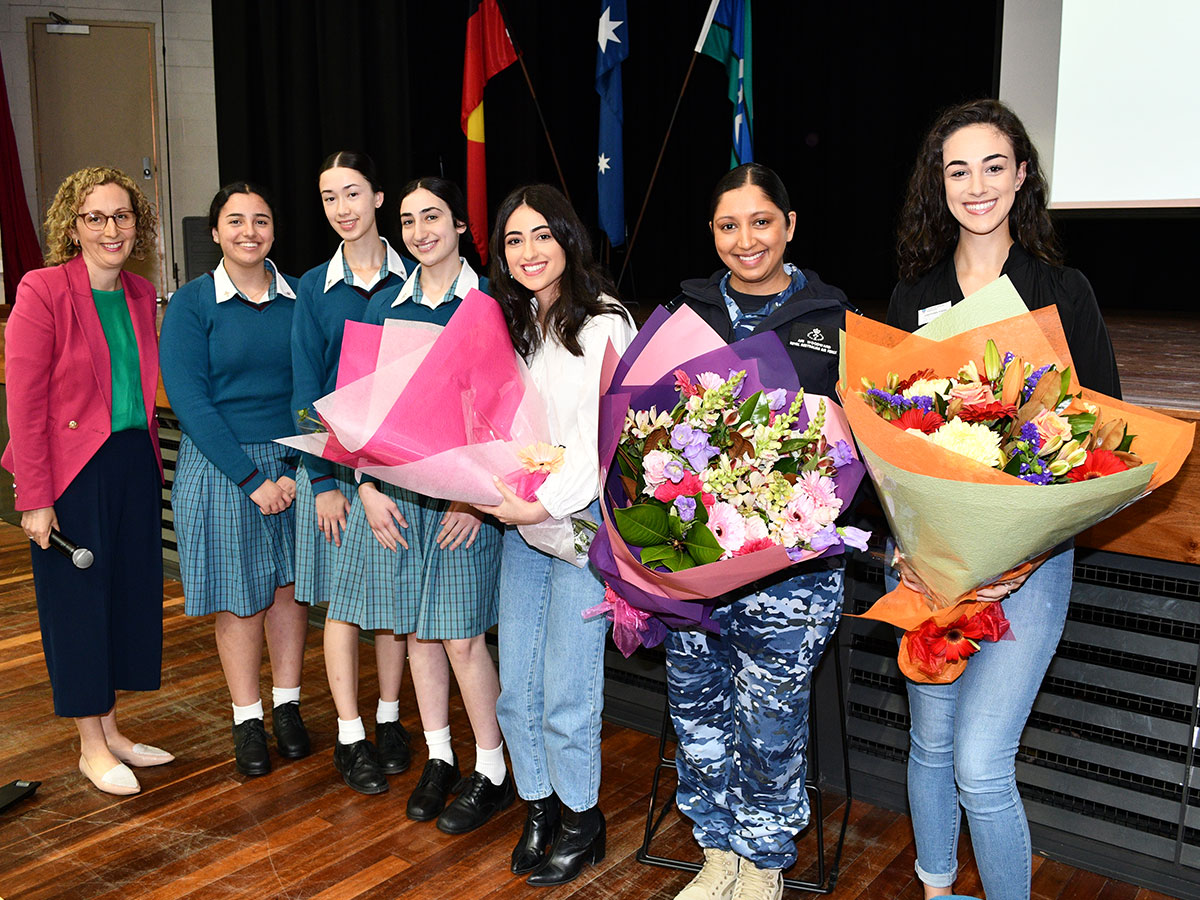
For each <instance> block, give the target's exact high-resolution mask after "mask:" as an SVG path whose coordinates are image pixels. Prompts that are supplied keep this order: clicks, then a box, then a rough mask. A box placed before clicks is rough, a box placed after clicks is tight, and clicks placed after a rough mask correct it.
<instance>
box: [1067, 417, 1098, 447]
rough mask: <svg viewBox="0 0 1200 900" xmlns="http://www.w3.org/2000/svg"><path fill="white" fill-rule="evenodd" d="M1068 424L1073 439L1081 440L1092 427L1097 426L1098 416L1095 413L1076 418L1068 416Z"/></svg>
mask: <svg viewBox="0 0 1200 900" xmlns="http://www.w3.org/2000/svg"><path fill="white" fill-rule="evenodd" d="M1067 423H1068V424H1069V425H1070V426H1071V437H1072V439H1074V440H1079V439H1080V438H1081V437H1083V436H1084V435H1085V434H1087V433H1088V432H1089V431H1091V430H1092V426H1093V425H1095V424H1096V415H1095V413H1079V414H1078V415H1075V416H1067Z"/></svg>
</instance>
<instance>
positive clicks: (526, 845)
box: [512, 792, 562, 875]
mask: <svg viewBox="0 0 1200 900" xmlns="http://www.w3.org/2000/svg"><path fill="white" fill-rule="evenodd" d="M525 807H526V809H525V828H524V830H523V831H522V832H521V839H520V840H519V841H517V846H516V849H514V850H513V852H512V872H513V874H514V875H524V874H525V873H526V872H532V871H533V870H534V869H536V868H537V867H538V866H540V865H541V864H542V863H544V862H545V861H546V859H547V858H548V857H549V856H550V847H551V846H552V845H553V844H554V838H555V837H556V836H557V834H558V822H559V819H560V818H561V817H562V811H561V808H560V807H559V805H558V796H557V795H556V794H554V793H553V792H551V794H550V796H549V797H543V798H542V799H541V800H530V801H528V802H527V803H526V804H525Z"/></svg>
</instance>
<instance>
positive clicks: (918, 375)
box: [892, 369, 933, 394]
mask: <svg viewBox="0 0 1200 900" xmlns="http://www.w3.org/2000/svg"><path fill="white" fill-rule="evenodd" d="M925 378H933V369H922V370H921V371H920V372H913V373H912V374H911V375H909V376H908V377H907V378H905V379H904V380H903V381H902V382H900V383H899V384H898V385H896V390H894V391H892V393H893V394H899V393H902V392H903V391H905V390H907V389H908V388H910V387H912V386H913V385H914V384H916V383H917V382H918V381H921V380H922V379H925Z"/></svg>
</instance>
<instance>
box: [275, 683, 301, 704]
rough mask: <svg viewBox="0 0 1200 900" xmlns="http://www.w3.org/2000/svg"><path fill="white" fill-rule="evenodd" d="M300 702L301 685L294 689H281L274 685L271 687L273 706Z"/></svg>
mask: <svg viewBox="0 0 1200 900" xmlns="http://www.w3.org/2000/svg"><path fill="white" fill-rule="evenodd" d="M299 702H300V685H296V686H295V687H294V688H281V687H276V686H274V685H272V686H271V705H272V706H283V704H285V703H299Z"/></svg>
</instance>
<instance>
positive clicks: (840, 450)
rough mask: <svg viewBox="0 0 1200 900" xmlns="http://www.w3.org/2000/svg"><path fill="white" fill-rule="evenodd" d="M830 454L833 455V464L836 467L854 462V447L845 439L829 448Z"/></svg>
mask: <svg viewBox="0 0 1200 900" xmlns="http://www.w3.org/2000/svg"><path fill="white" fill-rule="evenodd" d="M830 456H832V457H833V464H834V466H836V467H837V468H839V469H840V468H841V467H842V466H848V465H850V463H852V462H854V448H853V447H851V446H850V445H849V444H847V443H846V442H845V441H838V442H837V443H836V444H834V445H833V449H832V450H830Z"/></svg>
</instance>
